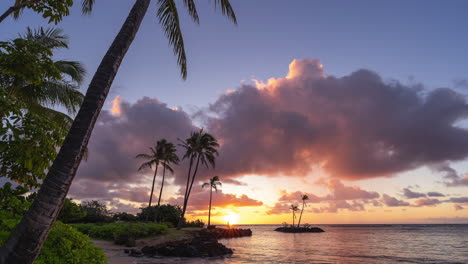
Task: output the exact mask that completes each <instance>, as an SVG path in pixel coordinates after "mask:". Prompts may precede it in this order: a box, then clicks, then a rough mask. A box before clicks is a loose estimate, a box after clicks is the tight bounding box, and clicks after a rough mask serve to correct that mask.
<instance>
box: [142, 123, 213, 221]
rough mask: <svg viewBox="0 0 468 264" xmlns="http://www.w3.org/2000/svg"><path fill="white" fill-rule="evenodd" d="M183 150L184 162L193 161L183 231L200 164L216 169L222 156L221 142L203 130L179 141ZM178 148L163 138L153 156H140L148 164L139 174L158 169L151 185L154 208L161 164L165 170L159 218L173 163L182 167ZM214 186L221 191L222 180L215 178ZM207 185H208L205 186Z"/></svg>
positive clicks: (185, 196)
mask: <svg viewBox="0 0 468 264" xmlns="http://www.w3.org/2000/svg"><path fill="white" fill-rule="evenodd" d="M179 141H180V144H179V146H181V147H182V148H184V150H185V153H184V156H183V157H182V159H183V160H184V159H188V160H189V169H188V174H187V183H186V187H185V194H184V202H183V206H182V214H181V217H180V220H179V223H178V225H177V228H178V229H180V228H181V227H182V225H183V223H184V219H185V212H186V210H187V204H188V201H189V198H190V194H191V191H192V187H193V183H194V182H195V178H196V176H197V172H198V168H199V166H200V165H202V166H203V165H204V166H205V167H207V168H209V167H210V166H211V167H212V168H214V167H215V160H216V156H218V150H217V148H218V147H219V144H218V141H217V140H216V138H215V137H213V136H212V135H210V134H209V133H206V132H204V131H203V129H200V130H199V131H198V132H192V133H191V134H190V137H189V138H187V139H185V140H181V139H179ZM176 151H177V149H176V146H175V145H174V144H173V143H171V142H169V141H167V140H166V139H161V140H159V141H157V142H156V145H155V146H154V147H151V148H150V153H149V154H145V153H143V154H138V155H137V156H136V157H137V158H142V159H145V160H146V161H145V162H144V163H143V164H141V166H140V168H139V169H138V170H139V171H140V170H142V169H144V168H152V167H153V166H154V168H155V169H154V176H153V183H152V186H151V194H150V199H149V205H148V206H150V207H151V202H152V199H153V192H154V184H155V181H156V175H157V173H158V168H159V165H161V166H162V168H163V176H162V182H161V189H160V191H159V198H158V205H157V210H156V218H155V219H157V216H158V211H159V206H160V204H161V197H162V192H163V188H164V180H165V175H166V170H168V171H170V172H171V173H172V172H174V170H173V168H172V167H171V165H172V164H174V165H177V164H179V161H180V160H179V157H178V156H177V154H176ZM211 183H212V185H211V186H212V188H213V186H214V189H215V190H217V186H218V185H220V182H219V177H218V176H215V177H213V178H212V180H210V184H211ZM203 186H205V185H203ZM210 214H211V194H210V212H209V215H210ZM209 224H210V220H209V219H208V225H209Z"/></svg>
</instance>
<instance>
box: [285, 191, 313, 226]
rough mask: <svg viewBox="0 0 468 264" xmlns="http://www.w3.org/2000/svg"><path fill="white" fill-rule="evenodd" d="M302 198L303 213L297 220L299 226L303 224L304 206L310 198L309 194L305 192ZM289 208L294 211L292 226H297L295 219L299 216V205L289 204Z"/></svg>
mask: <svg viewBox="0 0 468 264" xmlns="http://www.w3.org/2000/svg"><path fill="white" fill-rule="evenodd" d="M301 200H302V209H301V214H300V215H299V221H297V227H299V226H300V225H301V219H302V214H303V213H304V208H305V206H306V201H307V200H309V196H307V194H303V195H302V196H301ZM289 209H290V210H291V211H292V218H293V222H292V223H293V224H292V227H296V226H295V219H296V217H297V216H296V212H297V211H299V206H297V205H294V204H291V205H290V206H289Z"/></svg>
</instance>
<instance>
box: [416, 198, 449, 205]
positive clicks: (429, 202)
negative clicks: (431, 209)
mask: <svg viewBox="0 0 468 264" xmlns="http://www.w3.org/2000/svg"><path fill="white" fill-rule="evenodd" d="M440 203H442V202H441V201H440V200H439V199H431V198H421V199H418V200H416V201H414V205H413V206H415V207H421V206H435V205H438V204H440Z"/></svg>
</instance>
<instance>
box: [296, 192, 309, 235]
mask: <svg viewBox="0 0 468 264" xmlns="http://www.w3.org/2000/svg"><path fill="white" fill-rule="evenodd" d="M301 200H302V210H301V215H300V216H299V221H298V222H297V227H299V225H300V224H301V219H302V213H304V207H305V201H306V200H309V196H307V194H303V195H302V197H301Z"/></svg>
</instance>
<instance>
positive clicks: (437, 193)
mask: <svg viewBox="0 0 468 264" xmlns="http://www.w3.org/2000/svg"><path fill="white" fill-rule="evenodd" d="M427 196H429V197H445V194H443V193H440V192H428V193H427Z"/></svg>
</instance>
